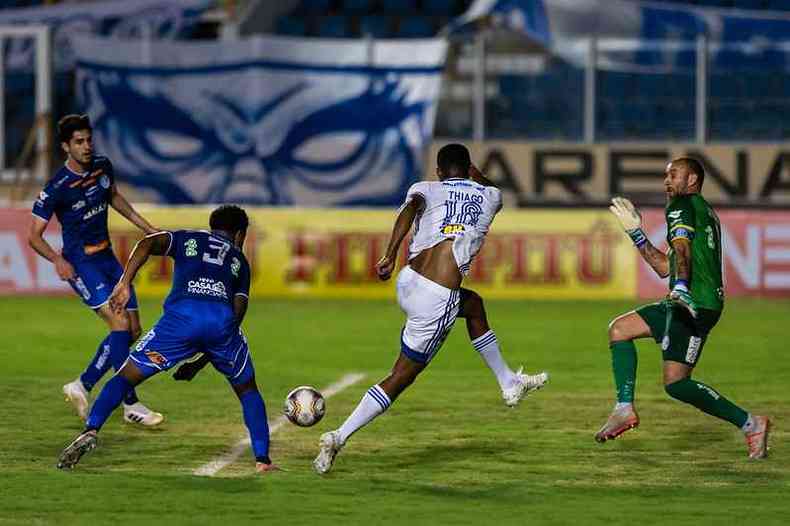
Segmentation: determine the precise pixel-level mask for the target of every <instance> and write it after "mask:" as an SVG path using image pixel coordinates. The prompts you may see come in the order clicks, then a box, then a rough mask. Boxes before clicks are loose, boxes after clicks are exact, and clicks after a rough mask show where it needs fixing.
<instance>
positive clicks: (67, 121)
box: [58, 114, 93, 143]
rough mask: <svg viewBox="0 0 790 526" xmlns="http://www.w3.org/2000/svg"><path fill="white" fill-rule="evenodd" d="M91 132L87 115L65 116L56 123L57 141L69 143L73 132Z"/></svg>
mask: <svg viewBox="0 0 790 526" xmlns="http://www.w3.org/2000/svg"><path fill="white" fill-rule="evenodd" d="M79 130H88V131H93V128H92V127H91V119H90V117H88V116H87V115H75V114H71V115H66V116H65V117H63V118H62V119H60V120H59V121H58V141H60V142H61V143H64V142H69V141H70V140H71V136H72V135H74V132H75V131H79Z"/></svg>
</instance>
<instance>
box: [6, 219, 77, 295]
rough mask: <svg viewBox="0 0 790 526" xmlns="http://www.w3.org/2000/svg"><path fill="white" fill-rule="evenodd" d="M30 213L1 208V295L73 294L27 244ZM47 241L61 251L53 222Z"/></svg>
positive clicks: (45, 237)
mask: <svg viewBox="0 0 790 526" xmlns="http://www.w3.org/2000/svg"><path fill="white" fill-rule="evenodd" d="M31 218H32V216H31V214H30V211H27V210H19V209H1V208H0V295H7V294H53V293H64V292H70V291H71V287H69V285H68V283H66V282H64V281H61V279H60V278H59V277H58V274H57V273H56V272H55V267H54V265H52V263H50V262H49V261H47V260H45V259H44V258H42V257H39V255H38V254H36V253H35V252H33V249H31V248H30V246H29V245H28V243H27V235H28V230H29V229H30V221H31ZM44 239H46V240H47V242H48V243H49V244H50V245H52V248H54V249H55V250H60V247H61V238H60V224H59V223H58V221H57V220H56V219H53V221H52V222H51V224H50V225H49V227H48V228H47V231H46V232H45V233H44Z"/></svg>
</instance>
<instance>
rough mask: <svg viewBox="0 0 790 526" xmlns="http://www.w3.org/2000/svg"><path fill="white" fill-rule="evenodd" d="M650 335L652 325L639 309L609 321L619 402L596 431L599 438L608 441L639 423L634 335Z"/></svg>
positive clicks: (613, 369)
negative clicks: (635, 403)
mask: <svg viewBox="0 0 790 526" xmlns="http://www.w3.org/2000/svg"><path fill="white" fill-rule="evenodd" d="M649 335H650V327H648V325H647V324H646V323H645V322H644V320H643V319H642V318H641V316H639V315H638V314H636V313H635V312H629V313H627V314H623V315H622V316H619V317H617V318H616V319H615V320H614V321H612V323H610V324H609V349H611V353H612V371H613V373H614V383H615V387H616V389H617V403H616V404H615V406H614V408H613V409H612V412H611V414H610V415H609V417H608V418H607V419H606V422H605V423H604V425H603V426H601V428H600V429H599V430H598V432H597V433H595V440H596V442H601V443H603V442H606V441H607V440H612V439H614V438H617V437H619V436H620V435H622V434H623V433H625V432H626V431H628V430H631V429H634V428H636V427H638V426H639V415H638V414H637V412H636V408H635V407H634V393H635V390H636V365H637V355H636V346H635V345H634V342H633V339H634V338H643V337H645V336H649Z"/></svg>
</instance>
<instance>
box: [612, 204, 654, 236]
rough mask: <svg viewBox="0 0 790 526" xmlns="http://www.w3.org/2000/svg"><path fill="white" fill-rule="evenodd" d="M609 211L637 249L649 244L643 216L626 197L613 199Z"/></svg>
mask: <svg viewBox="0 0 790 526" xmlns="http://www.w3.org/2000/svg"><path fill="white" fill-rule="evenodd" d="M609 210H610V211H611V212H612V213H613V214H614V215H615V217H616V218H617V220H618V221H620V225H621V226H622V227H623V230H625V233H626V234H628V237H630V238H631V241H633V242H634V245H635V246H636V248H641V247H642V245H644V244H645V243H647V236H646V235H645V231H644V230H642V216H641V215H640V214H639V211H638V210H637V209H636V208H635V207H634V205H633V203H631V201H629V200H628V199H626V198H625V197H615V198H613V199H612V206H610V207H609Z"/></svg>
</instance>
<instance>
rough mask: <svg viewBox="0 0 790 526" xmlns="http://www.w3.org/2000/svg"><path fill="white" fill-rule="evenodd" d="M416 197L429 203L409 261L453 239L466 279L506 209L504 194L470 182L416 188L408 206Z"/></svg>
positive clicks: (418, 222) (416, 230) (435, 183)
mask: <svg viewBox="0 0 790 526" xmlns="http://www.w3.org/2000/svg"><path fill="white" fill-rule="evenodd" d="M415 195H420V196H422V198H423V199H425V209H424V210H423V211H422V213H421V214H420V215H419V216H417V218H416V219H415V222H414V235H413V237H412V239H411V243H410V244H409V261H411V260H412V259H413V258H414V257H415V256H417V255H418V254H419V253H420V252H422V251H423V250H426V249H429V248H431V247H433V246H436V245H438V244H439V243H441V242H442V241H444V240H446V239H452V240H453V255H454V256H455V262H456V264H457V265H458V270H460V271H461V274H462V275H464V276H465V275H466V274H467V273H468V272H469V268H470V267H471V265H472V259H473V258H474V257H475V256H476V255H477V253H478V252H479V251H480V247H482V246H483V241H484V239H485V236H486V234H487V233H488V228H489V227H490V226H491V222H492V221H493V220H494V216H495V215H496V214H497V212H499V210H500V209H501V208H502V192H500V191H499V189H498V188H495V187H493V186H483V185H481V184H478V183H476V182H474V181H472V180H470V179H446V180H444V181H423V182H419V183H415V184H413V185H412V187H411V188H409V192H408V193H407V194H406V203H408V202H409V201H410V200H411V199H412V197H414V196H415ZM404 206H405V205H404Z"/></svg>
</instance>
